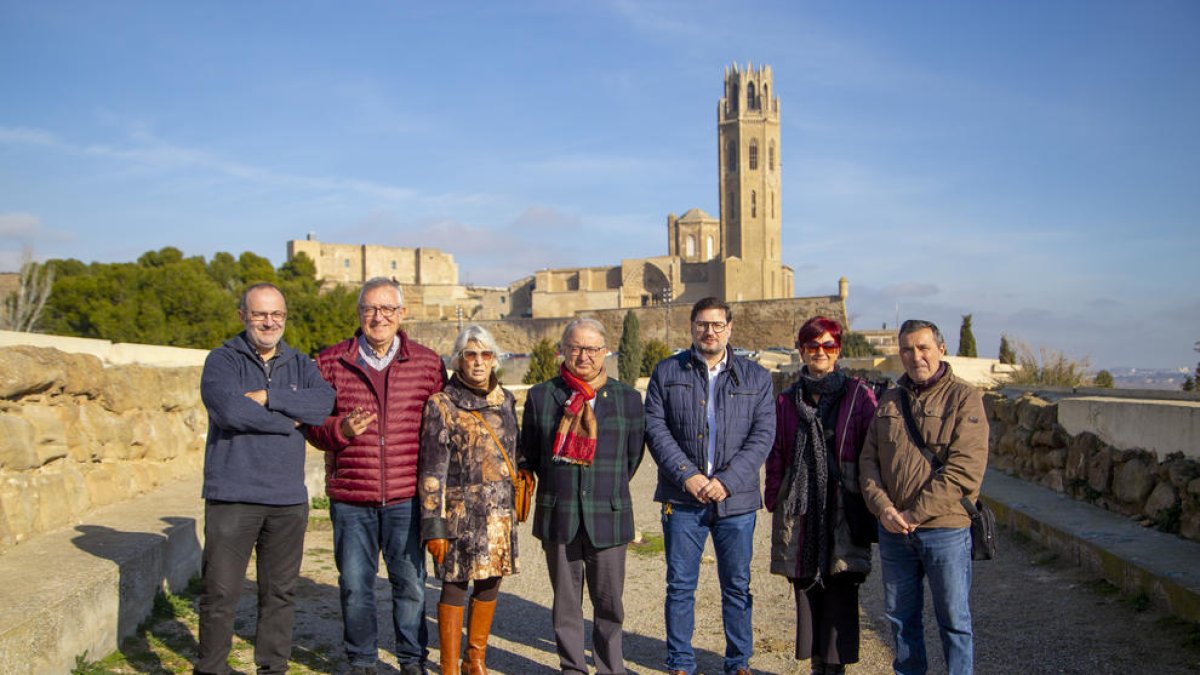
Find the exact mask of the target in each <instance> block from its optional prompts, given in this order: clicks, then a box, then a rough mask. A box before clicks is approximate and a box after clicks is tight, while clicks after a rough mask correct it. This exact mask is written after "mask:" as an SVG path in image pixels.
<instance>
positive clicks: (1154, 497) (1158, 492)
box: [1142, 482, 1179, 518]
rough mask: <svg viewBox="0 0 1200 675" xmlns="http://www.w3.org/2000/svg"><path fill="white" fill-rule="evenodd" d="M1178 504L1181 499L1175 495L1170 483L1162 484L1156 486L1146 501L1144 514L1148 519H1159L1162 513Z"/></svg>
mask: <svg viewBox="0 0 1200 675" xmlns="http://www.w3.org/2000/svg"><path fill="white" fill-rule="evenodd" d="M1178 503H1179V499H1178V497H1177V496H1176V494H1175V488H1174V487H1173V486H1172V485H1171V484H1170V483H1164V482H1160V483H1159V484H1158V485H1155V486H1154V490H1153V491H1152V492H1151V493H1150V496H1149V497H1148V498H1147V499H1146V505H1145V506H1143V507H1142V513H1143V514H1144V515H1145V516H1146V517H1147V518H1157V517H1158V515H1159V514H1160V513H1162V512H1163V511H1165V510H1167V509H1169V508H1171V507H1173V506H1175V505H1176V504H1178Z"/></svg>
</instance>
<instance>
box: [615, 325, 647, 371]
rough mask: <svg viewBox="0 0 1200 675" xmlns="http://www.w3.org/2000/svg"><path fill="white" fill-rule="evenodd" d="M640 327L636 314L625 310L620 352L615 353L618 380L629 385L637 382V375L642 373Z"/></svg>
mask: <svg viewBox="0 0 1200 675" xmlns="http://www.w3.org/2000/svg"><path fill="white" fill-rule="evenodd" d="M641 332H642V329H641V324H639V323H638V318H637V314H634V313H633V312H625V323H624V324H623V325H622V326H621V346H620V347H619V350H620V354H618V355H617V369H618V370H619V371H620V380H621V381H622V382H624V383H625V384H628V385H629V386H631V387H632V386H634V385H636V384H637V379H638V376H640V375H641V374H642V335H641Z"/></svg>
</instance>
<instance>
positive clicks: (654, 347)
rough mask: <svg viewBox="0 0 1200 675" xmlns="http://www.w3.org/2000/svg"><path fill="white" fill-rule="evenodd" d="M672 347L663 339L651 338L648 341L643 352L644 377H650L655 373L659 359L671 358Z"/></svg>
mask: <svg viewBox="0 0 1200 675" xmlns="http://www.w3.org/2000/svg"><path fill="white" fill-rule="evenodd" d="M670 356H671V348H670V347H668V346H667V343H665V342H663V341H662V340H651V341H649V342H647V343H646V349H645V351H643V352H642V377H650V376H651V375H653V374H654V366H657V365H658V362H659V361H662V360H663V359H666V358H670Z"/></svg>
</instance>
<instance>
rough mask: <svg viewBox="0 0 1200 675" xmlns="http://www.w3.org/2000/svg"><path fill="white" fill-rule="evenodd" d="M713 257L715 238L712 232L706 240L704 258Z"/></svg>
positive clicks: (709, 258)
mask: <svg viewBox="0 0 1200 675" xmlns="http://www.w3.org/2000/svg"><path fill="white" fill-rule="evenodd" d="M712 257H713V238H712V235H711V234H710V235H708V237H707V238H706V239H705V240H704V259H705V260H711V259H712Z"/></svg>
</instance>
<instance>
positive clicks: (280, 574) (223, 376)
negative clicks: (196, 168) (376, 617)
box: [195, 284, 333, 675]
mask: <svg viewBox="0 0 1200 675" xmlns="http://www.w3.org/2000/svg"><path fill="white" fill-rule="evenodd" d="M238 317H239V318H240V319H241V321H242V325H243V326H245V327H246V329H245V330H244V331H242V333H241V334H239V335H238V336H237V337H234V338H232V339H231V340H229V341H228V342H226V343H225V344H223V345H221V346H220V347H217V348H216V349H214V350H213V351H212V352H211V353H210V354H209V355H208V358H207V359H206V360H205V362H204V372H203V374H202V375H201V377H200V398H201V399H202V400H203V401H204V407H205V408H206V409H207V410H208V440H207V442H206V443H205V448H204V491H203V496H204V499H205V503H204V557H203V562H202V570H203V571H202V574H203V577H202V579H203V582H202V583H203V588H202V590H201V592H200V648H199V654H198V655H197V658H196V666H195V672H196V673H220V674H222V675H223V674H224V673H228V672H229V664H228V663H227V660H228V658H229V649H230V645H231V641H232V639H233V617H234V614H235V612H236V611H237V603H238V596H239V595H241V591H242V581H243V580H244V579H245V577H246V565H247V564H249V562H250V554H251V552H252V551H254V550H255V549H256V548H257V551H258V624H257V625H258V628H257V631H256V635H255V639H254V662H255V663H256V664H257V665H258V672H259V673H286V672H287V667H288V659H289V658H290V656H291V653H292V624H293V620H294V618H295V614H296V607H295V604H294V602H293V597H292V592H293V589H294V588H295V586H296V579H297V578H298V577H299V576H300V561H301V559H302V557H303V555H304V529H305V527H306V526H307V525H308V490H307V489H305V487H304V425H308V424H320V423H321V422H323V421H325V417H326V415H328V414H329V410H330V409H331V408H332V407H333V390H332V389H330V388H329V385H328V384H326V383H325V381H324V380H322V379H321V375H320V374H319V373H318V372H317V366H316V364H315V363H313V360H312V359H310V358H309V357H308V356H307V355H305V354H301V353H299V352H297V351H295V350H294V349H292V348H291V347H289V346H287V344H286V343H284V341H283V328H284V324H285V322H286V321H287V304H286V303H285V302H284V299H283V294H282V293H280V292H279V289H278V288H276V287H275V286H273V285H271V284H255V285H253V286H251V287H249V288H247V289H246V292H245V293H244V294H242V300H241V305H240V307H239V309H238Z"/></svg>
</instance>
